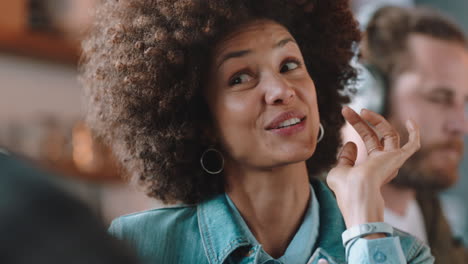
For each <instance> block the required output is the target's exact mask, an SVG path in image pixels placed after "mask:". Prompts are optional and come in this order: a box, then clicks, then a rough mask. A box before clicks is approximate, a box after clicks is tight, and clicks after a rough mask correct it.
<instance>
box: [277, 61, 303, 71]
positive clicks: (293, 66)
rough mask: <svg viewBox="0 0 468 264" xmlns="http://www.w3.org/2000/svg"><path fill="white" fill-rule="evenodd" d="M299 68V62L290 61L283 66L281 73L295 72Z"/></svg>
mask: <svg viewBox="0 0 468 264" xmlns="http://www.w3.org/2000/svg"><path fill="white" fill-rule="evenodd" d="M298 67H299V62H295V61H289V62H286V63H285V64H283V66H281V69H280V72H281V73H285V72H288V71H291V70H294V69H296V68H298Z"/></svg>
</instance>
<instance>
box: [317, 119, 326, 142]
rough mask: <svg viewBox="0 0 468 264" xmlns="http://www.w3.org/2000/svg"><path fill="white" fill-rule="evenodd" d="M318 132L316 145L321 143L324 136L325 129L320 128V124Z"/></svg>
mask: <svg viewBox="0 0 468 264" xmlns="http://www.w3.org/2000/svg"><path fill="white" fill-rule="evenodd" d="M319 128H320V131H319V137H318V139H317V143H319V142H320V141H322V139H323V136H324V135H325V129H323V126H322V123H320V126H319Z"/></svg>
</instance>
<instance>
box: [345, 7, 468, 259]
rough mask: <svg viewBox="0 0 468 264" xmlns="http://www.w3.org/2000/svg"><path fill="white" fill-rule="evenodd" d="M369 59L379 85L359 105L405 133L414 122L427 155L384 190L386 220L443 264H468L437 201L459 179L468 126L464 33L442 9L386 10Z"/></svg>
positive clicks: (368, 37) (376, 20)
mask: <svg viewBox="0 0 468 264" xmlns="http://www.w3.org/2000/svg"><path fill="white" fill-rule="evenodd" d="M361 56H362V58H361V60H362V63H363V64H364V65H365V66H366V68H367V69H368V73H370V74H371V75H372V76H373V77H374V79H371V80H372V82H368V83H367V85H366V86H368V87H363V88H364V89H363V91H361V92H362V93H363V94H361V95H360V94H359V91H358V95H357V97H358V100H361V101H362V100H368V101H369V103H370V104H369V103H364V104H367V105H368V106H370V107H369V108H371V109H373V110H375V111H377V112H380V113H382V114H383V115H384V116H385V117H386V118H388V121H389V122H390V123H391V124H392V125H393V126H394V127H395V128H396V130H397V131H398V132H400V133H401V132H402V131H404V121H405V120H406V119H408V118H413V119H414V120H415V121H416V122H417V123H418V124H419V125H420V128H421V149H420V150H419V151H418V152H417V153H416V154H415V155H413V156H412V157H411V158H410V159H409V160H408V162H406V163H405V164H404V165H403V167H402V168H401V169H400V171H399V173H398V175H397V176H396V177H395V178H394V179H393V180H392V181H391V182H390V184H388V185H385V186H384V187H383V188H382V195H383V197H384V200H385V206H386V208H385V215H384V217H385V221H387V222H388V223H390V224H392V225H393V226H395V227H397V228H400V229H402V230H404V231H407V232H409V233H412V234H414V235H415V236H417V237H419V238H420V239H421V240H423V241H425V242H426V243H428V244H429V246H430V247H431V252H432V253H433V255H434V256H435V259H436V262H437V263H468V258H467V253H466V251H465V250H464V248H463V247H462V245H461V244H460V243H459V242H458V241H456V240H454V238H453V237H452V233H451V230H450V227H449V225H448V223H447V221H446V218H445V216H444V215H443V212H442V210H441V206H440V202H439V200H438V198H437V193H438V192H439V191H441V190H444V189H446V188H448V187H450V186H452V185H453V184H454V183H455V182H456V181H457V179H458V177H459V175H458V167H459V165H460V161H461V159H462V154H463V153H462V152H463V143H464V142H463V137H464V135H465V134H466V133H467V127H468V121H467V113H466V110H467V100H468V50H467V40H466V38H465V36H464V34H463V33H462V31H461V30H460V29H459V28H458V27H457V26H456V25H455V24H453V23H452V22H451V21H450V20H448V19H447V18H445V17H444V16H443V15H441V14H439V13H436V12H435V11H432V10H429V9H426V8H411V9H404V8H401V7H384V8H382V9H380V10H378V11H377V12H376V13H375V14H374V16H373V17H372V19H371V20H370V22H369V24H368V26H367V29H366V33H365V36H364V38H363V41H362V44H361ZM366 89H367V90H369V91H370V90H372V93H373V95H374V96H373V97H372V98H364V99H363V96H364V95H365V94H369V91H366ZM379 94H380V96H376V95H379ZM359 103H360V102H357V104H359ZM361 106H362V104H361ZM344 134H345V139H348V140H352V141H354V142H357V143H358V145H362V142H360V139H359V138H358V137H357V136H356V132H354V131H352V128H350V126H347V127H345V128H344ZM380 136H381V137H383V138H386V137H388V136H391V135H386V134H383V135H380ZM406 140H407V139H406V138H405V137H404V138H402V142H405V141H406ZM366 155H367V153H366V151H365V150H364V151H359V158H358V161H357V163H360V162H362V161H364V160H365V159H366Z"/></svg>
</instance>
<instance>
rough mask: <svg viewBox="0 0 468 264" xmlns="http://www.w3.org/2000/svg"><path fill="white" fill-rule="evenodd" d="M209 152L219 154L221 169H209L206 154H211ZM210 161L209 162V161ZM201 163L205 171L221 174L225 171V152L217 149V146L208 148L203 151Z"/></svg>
mask: <svg viewBox="0 0 468 264" xmlns="http://www.w3.org/2000/svg"><path fill="white" fill-rule="evenodd" d="M209 154H214V155H217V156H218V159H219V160H220V161H221V166H220V168H219V169H217V170H210V169H208V168H207V167H208V166H207V165H208V164H207V162H206V156H207V155H209ZM208 163H209V162H208ZM200 164H201V166H202V168H203V170H204V171H206V172H207V173H209V174H212V175H215V174H219V173H221V172H222V171H223V169H224V157H223V154H222V153H221V152H220V151H219V150H217V149H215V148H208V149H207V150H205V151H204V152H203V154H202V155H201V158H200Z"/></svg>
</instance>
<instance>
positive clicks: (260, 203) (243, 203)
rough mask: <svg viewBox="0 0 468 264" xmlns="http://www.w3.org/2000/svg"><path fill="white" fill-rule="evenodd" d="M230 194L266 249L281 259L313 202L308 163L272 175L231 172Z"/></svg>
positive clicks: (245, 171)
mask: <svg viewBox="0 0 468 264" xmlns="http://www.w3.org/2000/svg"><path fill="white" fill-rule="evenodd" d="M226 175H227V177H226V178H227V183H228V188H227V194H228V195H229V197H230V198H231V200H232V201H233V202H234V204H235V205H236V207H237V209H238V210H239V212H240V214H241V215H242V217H243V218H244V220H245V222H246V223H247V225H248V227H249V228H250V230H251V231H252V233H253V235H254V236H255V238H256V239H257V241H258V242H259V243H260V244H262V247H263V249H264V250H265V251H266V252H267V253H268V254H269V255H270V256H272V257H274V258H279V257H281V256H282V255H283V254H284V252H285V251H286V248H287V246H288V245H289V243H290V242H291V240H292V238H293V237H294V235H295V234H296V232H297V230H298V229H299V226H300V225H301V223H302V219H303V216H304V214H305V211H306V208H307V206H308V202H309V198H310V187H309V178H308V173H307V167H306V164H305V162H301V163H296V164H291V165H288V166H284V167H281V168H275V169H271V170H268V171H254V170H242V169H239V168H238V167H237V168H236V169H227V170H226Z"/></svg>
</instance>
